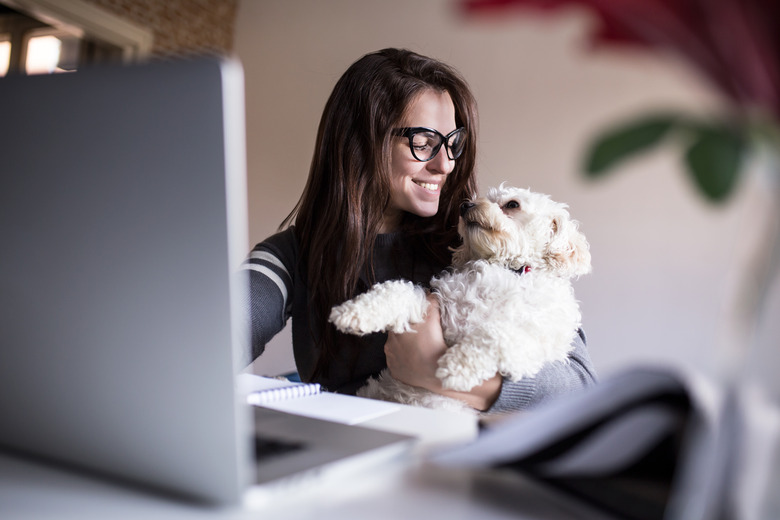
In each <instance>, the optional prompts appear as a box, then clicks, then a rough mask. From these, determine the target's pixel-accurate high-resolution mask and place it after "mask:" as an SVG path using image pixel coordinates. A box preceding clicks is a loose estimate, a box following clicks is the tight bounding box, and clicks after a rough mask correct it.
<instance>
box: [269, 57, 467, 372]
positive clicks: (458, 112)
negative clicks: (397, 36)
mask: <svg viewBox="0 0 780 520" xmlns="http://www.w3.org/2000/svg"><path fill="white" fill-rule="evenodd" d="M430 89H432V90H435V91H446V92H447V93H448V94H449V95H450V97H451V99H452V102H453V104H454V106H455V124H456V126H457V127H461V126H463V127H465V128H466V132H467V138H466V145H465V149H464V151H463V154H462V155H461V156H460V157H459V158H458V159H457V161H456V162H455V167H454V169H453V171H452V172H451V173H450V174H449V176H448V178H447V182H445V183H444V185H443V188H442V193H441V197H440V206H439V211H438V212H437V214H436V215H435V216H433V217H430V218H420V217H417V216H415V215H412V214H408V213H407V214H406V215H405V216H404V219H403V221H402V223H401V230H402V231H404V232H405V233H406V234H407V236H409V239H414V240H417V241H419V242H420V243H421V244H422V245H423V250H424V251H425V252H426V254H427V255H428V256H429V258H430V259H431V260H433V261H434V262H437V263H439V264H440V265H447V264H448V263H449V261H450V251H449V247H454V246H455V245H457V241H458V235H457V220H458V207H459V206H460V204H461V202H462V201H463V200H464V199H466V198H467V197H469V196H471V195H473V194H474V193H475V192H476V180H475V175H474V163H475V156H476V146H475V145H476V131H477V128H476V124H477V121H476V102H475V100H474V97H473V95H472V93H471V91H470V89H469V87H468V85H467V84H466V82H465V81H464V80H463V78H462V77H461V76H460V74H459V73H458V72H457V71H455V70H454V69H453V68H451V67H450V66H448V65H446V64H444V63H442V62H440V61H438V60H435V59H432V58H428V57H425V56H421V55H419V54H416V53H414V52H411V51H408V50H405V49H384V50H381V51H377V52H374V53H371V54H368V55H366V56H363V57H362V58H361V59H359V60H358V61H356V62H355V63H354V64H352V66H350V67H349V69H347V71H346V72H345V73H344V75H343V76H342V77H341V78H340V79H339V80H338V82H337V83H336V86H335V87H334V89H333V92H332V93H331V95H330V98H329V99H328V102H327V104H326V105H325V109H324V111H323V114H322V119H321V120H320V125H319V129H318V132H317V140H316V146H315V150H314V157H313V159H312V163H311V169H310V170H309V178H308V181H307V183H306V187H305V188H304V191H303V194H302V196H301V199H300V200H299V201H298V204H297V205H296V207H295V209H294V210H293V211H292V212H291V213H290V215H289V216H288V217H287V219H285V221H284V222H283V223H282V227H284V226H285V225H287V224H289V223H290V222H291V221H292V220H293V219H294V221H295V231H296V235H297V238H298V240H299V243H300V248H301V259H302V261H303V262H304V265H303V266H302V267H305V271H304V272H306V273H307V275H306V276H307V282H308V290H309V295H310V298H311V300H310V301H309V305H310V306H313V308H314V310H315V311H316V313H317V316H318V317H319V321H320V322H321V324H322V325H321V329H320V330H319V331H318V334H317V335H315V336H314V337H317V336H319V339H320V341H319V347H320V349H321V351H320V361H319V364H318V370H317V371H318V372H319V371H321V370H323V369H325V367H326V366H327V364H328V361H329V359H330V358H331V357H332V354H333V348H335V347H334V345H335V340H334V334H335V329H334V328H332V327H331V326H330V324H328V323H327V321H326V318H327V316H328V315H329V313H330V309H331V307H333V306H334V305H336V304H339V303H341V302H343V301H345V300H347V299H348V298H350V297H352V296H354V293H355V291H356V287H357V285H358V281H359V279H360V276H361V274H365V275H366V276H367V278H368V280H369V282H373V269H372V267H371V266H372V265H373V258H372V252H373V249H374V242H375V239H376V236H377V234H378V230H379V228H380V225H381V224H382V217H383V214H384V212H385V209H386V208H387V207H388V204H389V203H390V182H389V179H390V173H391V172H390V149H391V148H390V146H391V142H392V141H391V139H392V132H391V130H392V129H393V128H394V127H397V126H399V124H400V123H401V120H402V118H403V116H404V111H405V110H406V108H407V107H408V106H409V105H410V103H411V102H412V101H413V100H414V99H415V98H416V97H417V96H418V95H420V94H421V93H422V92H423V91H425V90H430ZM312 333H314V331H312Z"/></svg>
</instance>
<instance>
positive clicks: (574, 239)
mask: <svg viewBox="0 0 780 520" xmlns="http://www.w3.org/2000/svg"><path fill="white" fill-rule="evenodd" d="M550 227H551V230H550V237H551V238H550V243H549V245H548V247H547V251H546V253H545V259H546V261H547V264H548V266H549V268H550V270H552V271H554V272H557V273H560V274H562V275H565V276H568V277H576V276H580V275H583V274H588V273H589V272H590V270H591V264H590V246H589V245H588V241H587V240H586V239H585V235H583V234H582V233H581V232H580V230H579V227H578V224H577V222H576V221H574V220H571V219H569V217H568V215H567V214H561V215H556V216H555V217H554V218H553V219H552V223H551V225H550Z"/></svg>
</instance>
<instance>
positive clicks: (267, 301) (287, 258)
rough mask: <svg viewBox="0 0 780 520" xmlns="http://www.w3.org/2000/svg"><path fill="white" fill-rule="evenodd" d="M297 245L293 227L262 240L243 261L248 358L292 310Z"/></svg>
mask: <svg viewBox="0 0 780 520" xmlns="http://www.w3.org/2000/svg"><path fill="white" fill-rule="evenodd" d="M295 257H296V247H295V239H294V235H293V233H292V230H286V231H283V232H281V233H278V234H276V235H274V236H272V237H270V238H268V239H266V240H265V241H263V242H261V243H260V244H258V245H257V246H255V248H254V249H253V250H252V251H251V253H250V254H249V256H248V257H247V258H246V260H245V261H244V263H243V264H242V271H243V272H244V273H246V276H247V277H248V280H247V282H248V283H249V302H248V308H249V318H250V330H251V343H252V351H251V354H250V355H251V359H250V360H249V361H251V360H253V359H255V358H257V357H258V356H259V355H260V354H262V353H263V351H264V350H265V345H266V343H268V341H270V340H271V338H273V337H274V336H275V335H276V334H277V333H278V332H279V331H281V330H282V329H283V328H284V326H285V324H286V323H287V320H288V318H289V317H290V314H291V306H292V294H293V280H294V279H293V273H294V272H295V271H294V267H295Z"/></svg>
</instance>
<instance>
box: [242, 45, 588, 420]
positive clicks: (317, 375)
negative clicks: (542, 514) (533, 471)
mask: <svg viewBox="0 0 780 520" xmlns="http://www.w3.org/2000/svg"><path fill="white" fill-rule="evenodd" d="M475 156H476V103H475V100H474V98H473V96H472V94H471V92H470V90H469V88H468V86H467V84H466V83H465V81H464V80H463V79H462V78H461V77H460V75H459V74H458V73H457V72H456V71H454V70H453V69H452V68H450V67H449V66H447V65H445V64H443V63H441V62H439V61H436V60H433V59H430V58H427V57H424V56H421V55H419V54H415V53H413V52H410V51H407V50H401V49H385V50H382V51H378V52H375V53H372V54H368V55H366V56H364V57H363V58H361V59H360V60H358V61H357V62H355V63H354V64H353V65H352V66H351V67H350V68H349V69H348V70H347V71H346V72H345V73H344V75H343V76H342V77H341V78H340V79H339V81H338V82H337V84H336V86H335V87H334V89H333V92H332V94H331V96H330V98H329V100H328V102H327V104H326V106H325V110H324V112H323V115H322V119H321V122H320V126H319V130H318V134H317V139H316V146H315V150H314V158H313V160H312V164H311V169H310V171H309V178H308V181H307V184H306V187H305V189H304V192H303V195H302V197H301V199H300V201H299V202H298V204H297V206H296V207H295V209H294V210H293V212H292V213H291V214H290V215H289V216H288V217H287V219H286V220H285V221H284V222H283V223H282V228H284V227H285V226H287V225H288V224H290V223H291V222H294V225H292V226H289V227H287V228H286V229H284V230H283V231H281V232H279V233H277V234H276V235H274V236H272V237H270V238H268V239H267V240H265V241H264V242H262V243H261V244H258V245H257V246H256V247H255V249H254V250H253V251H252V253H251V254H250V257H249V259H248V260H247V263H246V264H245V266H246V268H247V269H248V270H249V273H250V298H251V302H250V305H251V312H250V314H251V318H252V347H253V348H252V350H253V352H252V355H253V358H255V357H257V356H259V355H260V354H262V352H263V350H264V348H265V344H266V343H267V342H268V341H269V340H270V339H271V337H273V335H275V334H276V333H277V332H279V331H280V330H281V329H282V328H283V327H284V324H285V323H286V321H287V319H288V318H290V317H292V319H293V351H294V354H295V362H296V367H297V369H298V372H299V374H300V375H301V379H302V380H304V381H316V382H319V383H320V384H322V385H323V386H324V387H325V388H327V389H328V390H330V391H336V392H344V393H354V392H355V391H356V390H357V389H358V388H360V387H361V386H363V384H365V381H366V380H367V379H368V378H369V377H371V376H375V375H377V374H378V373H379V372H380V371H381V370H382V369H383V368H385V367H388V368H389V369H390V371H391V373H392V375H393V376H394V377H396V378H397V379H399V380H401V381H404V382H405V383H408V384H412V385H415V386H421V387H424V388H428V389H430V390H433V391H435V392H439V393H443V394H446V395H450V396H451V397H456V398H460V399H462V400H464V401H466V402H467V403H469V404H470V405H471V406H473V407H474V408H476V409H479V410H489V411H491V412H493V411H495V412H498V411H510V410H518V409H522V408H526V407H529V406H531V405H533V404H536V403H538V402H541V401H542V400H544V399H545V398H547V397H550V396H553V395H556V394H560V393H562V392H565V391H568V390H571V389H574V388H579V387H582V386H584V385H587V384H590V383H591V382H592V381H593V380H594V378H593V372H592V368H591V364H590V359H589V357H588V354H587V350H586V348H585V344H584V341H583V337H579V336H578V338H577V341H576V343H575V345H574V347H575V348H574V350H573V352H572V354H571V356H570V359H569V362H568V363H556V364H551V365H549V366H548V367H546V368H545V369H544V370H543V371H542V372H541V373H540V374H539V375H538V376H537V377H536V378H534V379H529V380H523V381H520V382H517V383H512V382H509V381H504V380H502V378H501V377H500V375H498V374H496V376H494V377H493V378H491V379H490V380H488V381H486V382H485V383H484V384H483V385H481V386H479V387H477V388H474V389H472V390H471V391H470V392H454V391H446V390H444V389H442V388H441V385H440V384H439V381H438V379H436V377H435V375H434V372H435V370H436V360H437V359H438V357H439V356H440V355H441V354H442V352H443V351H444V349H445V348H446V346H445V344H444V340H443V337H442V332H441V324H440V322H439V314H438V309H437V308H436V307H435V305H434V306H433V310H432V312H430V314H429V316H428V318H427V319H426V321H425V322H424V323H422V324H420V325H419V326H418V327H417V330H416V332H413V333H406V334H392V333H390V334H373V335H370V336H365V337H355V336H348V335H344V334H341V333H339V332H338V331H336V330H335V328H333V327H332V326H331V325H330V324H329V323H327V316H328V315H329V313H330V309H331V308H332V307H333V306H334V305H337V304H339V303H341V302H343V301H345V300H347V299H349V298H352V297H354V296H355V295H356V294H359V293H361V292H363V291H365V290H367V289H368V288H369V287H371V285H373V284H374V283H376V282H381V281H385V280H389V279H398V278H403V279H406V280H411V281H413V282H416V283H420V284H427V283H428V281H429V280H430V278H431V277H432V276H433V275H435V274H438V273H439V272H441V271H442V270H443V269H444V268H446V267H447V266H448V265H449V263H450V249H449V248H451V247H455V246H456V245H457V244H458V235H457V221H458V207H459V206H460V203H461V202H462V201H463V200H464V199H466V198H467V197H469V196H471V195H473V194H474V193H476V192H477V184H476V179H475V174H474V164H475ZM432 302H433V303H435V300H432Z"/></svg>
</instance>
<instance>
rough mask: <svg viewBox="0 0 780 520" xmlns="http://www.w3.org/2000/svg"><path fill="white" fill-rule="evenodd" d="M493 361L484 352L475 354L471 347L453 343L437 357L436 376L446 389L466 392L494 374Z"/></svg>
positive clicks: (494, 366) (494, 365) (494, 364)
mask: <svg viewBox="0 0 780 520" xmlns="http://www.w3.org/2000/svg"><path fill="white" fill-rule="evenodd" d="M494 361H495V360H493V359H492V357H491V356H488V354H487V353H486V352H480V353H477V355H475V352H473V349H469V348H463V345H455V346H453V347H450V348H448V349H447V351H446V352H445V353H444V354H443V355H442V357H440V358H439V362H438V363H439V368H437V369H436V377H437V378H438V379H439V380H440V381H441V384H442V387H444V388H446V389H449V390H456V391H458V392H468V391H469V390H471V389H472V388H474V387H475V386H479V385H481V384H482V383H484V382H485V381H487V380H488V379H490V378H491V377H493V376H494V375H495V373H496V363H495V362H494Z"/></svg>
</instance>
